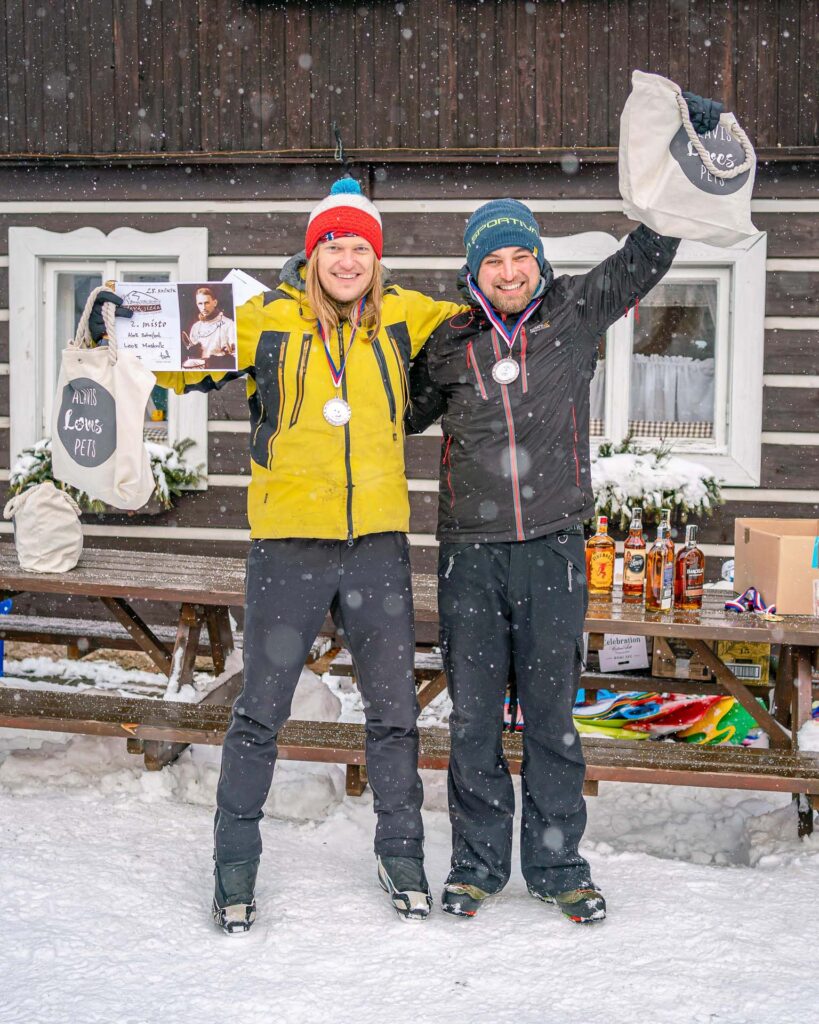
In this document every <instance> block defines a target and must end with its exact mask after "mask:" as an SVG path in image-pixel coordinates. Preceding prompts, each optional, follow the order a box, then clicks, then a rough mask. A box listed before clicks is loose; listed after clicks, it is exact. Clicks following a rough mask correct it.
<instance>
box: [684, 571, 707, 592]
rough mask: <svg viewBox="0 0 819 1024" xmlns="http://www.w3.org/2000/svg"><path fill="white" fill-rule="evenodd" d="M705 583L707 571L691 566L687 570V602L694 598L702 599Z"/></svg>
mask: <svg viewBox="0 0 819 1024" xmlns="http://www.w3.org/2000/svg"><path fill="white" fill-rule="evenodd" d="M704 582H705V571H704V570H703V569H701V568H700V567H699V566H696V565H694V566H691V568H686V570H685V600H688V599H689V598H692V597H702V596H703V593H704V590H703V583H704Z"/></svg>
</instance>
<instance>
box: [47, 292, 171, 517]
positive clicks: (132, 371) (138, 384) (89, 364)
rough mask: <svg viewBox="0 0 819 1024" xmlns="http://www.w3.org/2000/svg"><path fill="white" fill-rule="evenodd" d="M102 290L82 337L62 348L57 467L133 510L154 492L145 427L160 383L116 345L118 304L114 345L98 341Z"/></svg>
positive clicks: (109, 311)
mask: <svg viewBox="0 0 819 1024" xmlns="http://www.w3.org/2000/svg"><path fill="white" fill-rule="evenodd" d="M101 290H102V289H101V288H95V289H94V291H92V292H91V294H90V295H89V297H88V302H87V303H86V304H85V309H84V311H83V314H82V316H81V317H80V322H79V325H78V326H77V334H76V336H75V338H74V340H73V342H69V344H68V347H67V348H66V349H65V350H64V352H63V357H62V364H61V368H60V378H59V381H58V383H57V394H56V396H55V398H54V418H53V423H52V430H51V461H52V472H53V474H54V478H55V479H56V480H62V481H63V483H66V484H69V485H70V486H71V487H76V488H77V489H78V490H81V491H85V493H86V494H87V495H88V496H89V497H91V498H96V499H98V500H99V501H104V502H106V503H107V504H108V505H113V506H114V508H121V509H128V510H132V509H137V508H140V507H141V506H142V505H144V504H145V502H146V501H147V500H148V499H149V498H150V496H151V494H152V493H153V490H154V483H155V482H154V477H153V473H152V472H151V460H150V458H149V456H148V451H147V449H146V448H145V443H144V441H143V437H142V429H143V422H144V418H145V406H146V405H147V403H148V398H149V396H150V394H151V390H152V389H153V386H154V383H155V381H154V375H153V374H152V373H151V371H150V370H148V369H147V368H146V367H145V366H143V364H142V363H141V362H140V361H139V359H138V358H137V357H136V356H135V355H133V353H131V352H119V351H118V350H117V343H116V334H115V331H114V306H113V303H108V302H107V303H105V305H104V306H103V318H104V319H105V324H106V329H107V334H108V339H109V340H108V344H107V345H97V346H95V345H94V343H93V341H92V339H91V335H90V334H89V332H88V317H89V315H90V313H91V308H92V306H93V305H94V299H95V298H96V296H97V293H98V292H100V291H101Z"/></svg>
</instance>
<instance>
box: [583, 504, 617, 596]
mask: <svg viewBox="0 0 819 1024" xmlns="http://www.w3.org/2000/svg"><path fill="white" fill-rule="evenodd" d="M614 550H615V545H614V541H613V540H612V538H611V537H609V520H608V516H598V517H597V533H596V534H595V535H594V536H593V537H589V539H588V540H587V541H586V579H587V581H588V586H589V593H590V594H597V595H605V596H608V595H609V594H611V592H612V590H613V589H614Z"/></svg>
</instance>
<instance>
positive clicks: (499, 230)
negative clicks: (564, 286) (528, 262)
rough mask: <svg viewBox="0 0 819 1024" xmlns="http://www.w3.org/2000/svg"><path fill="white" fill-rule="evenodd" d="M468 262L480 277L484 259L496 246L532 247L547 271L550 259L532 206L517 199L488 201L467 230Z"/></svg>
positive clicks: (498, 247)
mask: <svg viewBox="0 0 819 1024" xmlns="http://www.w3.org/2000/svg"><path fill="white" fill-rule="evenodd" d="M464 245H465V246H466V265H467V266H468V267H469V273H470V274H471V275H472V276H473V277H474V278H477V276H478V270H479V269H480V266H481V263H482V262H483V260H484V258H485V257H486V256H488V255H489V253H490V252H494V251H495V249H503V248H504V247H505V246H507V245H516V246H520V247H521V248H523V249H528V250H529V251H530V252H531V253H532V254H533V255H534V257H535V259H536V260H537V262H538V266H539V267H540V269H541V272H542V271H543V266H544V263H545V262H546V261H545V259H544V256H543V246H542V245H541V242H540V228H538V226H537V221H536V220H535V217H534V214H533V213H532V211H531V210H530V209H529V207H528V206H524V204H523V203H519V202H518V201H517V199H492V200H491V201H490V202H488V203H484V204H483V206H481V207H479V208H478V209H477V210H476V211H475V212H474V213H473V214H472V216H471V217H470V218H469V222H468V223H467V225H466V231H464Z"/></svg>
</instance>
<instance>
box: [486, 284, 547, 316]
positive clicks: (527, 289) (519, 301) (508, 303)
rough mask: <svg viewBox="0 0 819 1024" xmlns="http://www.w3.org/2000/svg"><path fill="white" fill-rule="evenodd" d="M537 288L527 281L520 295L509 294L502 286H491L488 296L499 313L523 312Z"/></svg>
mask: <svg viewBox="0 0 819 1024" xmlns="http://www.w3.org/2000/svg"><path fill="white" fill-rule="evenodd" d="M535 288H536V286H535V287H532V286H530V285H529V284H528V283H527V284H526V285H525V286H524V289H523V291H522V292H521V293H520V294H519V295H508V294H507V293H506V292H504V291H502V290H501V289H500V288H490V289H489V290H488V291H487V292H486V297H487V298H488V299H489V301H490V302H491V303H492V305H493V306H494V307H495V309H496V310H497V311H498V312H499V313H522V312H523V310H524V309H526V307H527V306H528V305H529V303H530V302H531V300H532V296H533V295H534V294H535Z"/></svg>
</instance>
